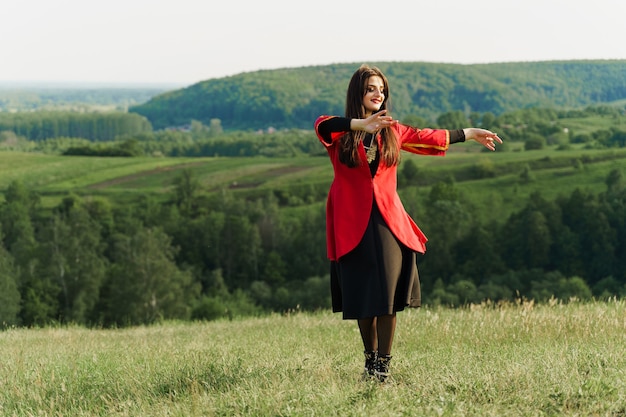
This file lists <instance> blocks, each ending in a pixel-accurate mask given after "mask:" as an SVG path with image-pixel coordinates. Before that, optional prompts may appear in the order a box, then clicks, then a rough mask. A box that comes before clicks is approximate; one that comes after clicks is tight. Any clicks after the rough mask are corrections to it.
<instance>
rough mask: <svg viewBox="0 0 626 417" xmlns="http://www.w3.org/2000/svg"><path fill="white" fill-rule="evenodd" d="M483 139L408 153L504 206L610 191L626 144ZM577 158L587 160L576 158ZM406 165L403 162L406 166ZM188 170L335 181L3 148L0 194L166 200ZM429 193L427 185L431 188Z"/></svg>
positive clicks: (211, 187) (302, 182)
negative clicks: (502, 145)
mask: <svg viewBox="0 0 626 417" xmlns="http://www.w3.org/2000/svg"><path fill="white" fill-rule="evenodd" d="M479 149H480V148H479V147H478V145H476V144H473V143H471V144H467V145H459V146H457V147H455V148H453V150H452V151H451V152H450V153H449V154H448V155H447V156H446V157H444V158H439V157H421V156H415V155H410V154H403V155H404V156H403V157H404V158H405V159H412V160H413V161H415V163H416V164H417V166H418V169H419V170H420V175H422V176H427V177H429V179H430V182H431V183H432V182H433V181H434V180H439V179H444V178H446V177H448V176H450V175H454V176H455V177H456V178H457V184H458V186H459V188H460V189H461V190H464V191H465V193H466V195H467V196H468V198H469V199H470V200H472V201H473V202H474V203H475V204H476V205H477V206H479V207H480V206H483V205H489V204H492V203H493V202H494V201H501V202H502V203H503V206H504V207H505V211H507V212H508V211H510V210H512V209H515V208H517V207H518V206H519V204H520V203H519V202H520V201H526V199H527V197H528V195H530V194H531V193H533V192H535V191H539V192H540V193H541V194H542V195H544V197H546V198H548V199H552V198H554V197H556V196H558V195H568V194H570V193H571V192H572V191H573V190H574V189H575V188H581V189H584V190H587V191H590V192H593V193H597V192H601V191H604V190H605V189H606V186H605V184H604V180H605V178H606V176H607V175H608V173H609V172H610V171H611V170H612V169H615V168H621V167H622V166H623V165H624V159H626V149H615V150H582V149H573V150H568V151H557V150H555V149H546V150H541V151H527V152H500V153H498V152H495V153H484V152H476V151H477V150H479ZM576 161H584V163H579V164H578V165H577V164H576ZM526 165H529V166H531V167H532V175H533V177H534V180H533V181H532V182H523V181H521V180H520V173H521V171H522V169H523V167H524V166H526ZM476 166H480V167H487V168H491V169H493V171H494V173H495V176H494V177H491V178H490V177H487V178H484V179H481V180H466V178H465V175H466V173H467V172H470V170H471V169H473V168H474V167H476ZM400 169H402V168H400ZM182 170H190V171H192V172H193V174H194V176H195V177H196V178H197V179H198V180H199V181H200V184H201V186H202V188H203V190H205V191H207V192H212V191H217V190H221V189H223V188H228V189H230V190H232V191H233V192H235V193H240V194H244V195H245V194H247V195H259V194H261V195H262V194H263V193H265V192H267V191H268V190H280V189H283V190H288V189H294V188H298V187H306V186H315V187H318V188H319V187H322V188H324V189H327V187H328V185H329V184H330V182H331V181H332V176H333V173H332V168H331V165H330V163H329V161H328V158H326V157H325V156H324V157H310V156H303V157H296V158H265V157H256V158H250V157H248V158H245V157H241V158H234V157H231V158H229V157H218V158H212V157H206V158H158V157H141V158H100V157H78V156H60V155H44V154H35V153H20V152H6V151H5V152H0V193H2V191H3V190H5V189H6V187H7V186H8V185H9V184H10V183H11V182H12V181H14V180H18V179H19V180H21V181H22V182H23V183H24V184H25V185H26V186H28V187H29V188H31V189H33V190H35V191H36V192H37V193H39V195H40V196H41V197H42V203H43V205H44V207H52V206H54V205H56V204H58V202H59V201H60V199H61V198H63V197H64V196H65V195H67V194H68V193H70V192H71V193H75V194H78V195H82V196H104V197H106V198H109V199H111V200H112V201H114V202H124V201H127V200H128V199H133V198H136V197H137V196H139V195H141V194H149V195H153V196H156V197H157V198H160V197H162V196H164V195H165V194H166V193H169V192H171V190H172V181H173V180H174V179H175V178H176V177H177V176H178V175H180V173H181V171H182ZM422 188H424V190H425V192H427V191H428V187H427V186H424V187H422Z"/></svg>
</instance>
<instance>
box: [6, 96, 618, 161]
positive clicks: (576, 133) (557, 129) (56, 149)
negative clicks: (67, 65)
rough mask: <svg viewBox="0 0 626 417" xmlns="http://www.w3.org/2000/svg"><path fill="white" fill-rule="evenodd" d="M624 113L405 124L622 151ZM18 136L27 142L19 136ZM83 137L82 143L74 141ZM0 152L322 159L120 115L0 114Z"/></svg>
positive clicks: (277, 136) (260, 136) (284, 135)
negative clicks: (469, 129)
mask: <svg viewBox="0 0 626 417" xmlns="http://www.w3.org/2000/svg"><path fill="white" fill-rule="evenodd" d="M624 113H625V111H624V108H623V107H617V106H592V107H587V108H584V109H577V110H557V109H551V108H529V109H521V110H515V111H510V112H506V113H503V114H501V115H498V116H496V115H495V114H493V113H491V112H486V113H480V112H470V113H465V112H462V111H458V110H456V111H449V112H445V113H442V114H440V115H439V116H438V117H437V118H436V120H435V121H434V122H429V121H428V120H426V119H424V118H423V117H419V116H416V115H407V116H406V117H405V118H404V119H402V121H403V122H404V123H407V124H410V125H413V126H418V127H425V126H427V127H441V128H448V129H457V128H463V127H467V126H480V127H485V128H488V129H492V130H495V131H497V132H498V133H499V134H500V135H501V136H502V137H504V138H506V142H505V144H504V146H501V147H499V150H500V151H506V150H507V149H509V145H511V144H515V143H520V144H523V148H524V149H526V150H536V149H542V148H545V147H547V146H557V147H558V148H559V149H569V148H570V147H571V146H572V145H581V146H583V147H586V148H611V147H624V146H626V115H625V114H624ZM585 119H590V120H591V119H595V121H594V123H596V124H594V125H592V126H590V127H589V128H586V129H581V128H580V127H577V125H576V126H574V127H572V126H571V125H572V123H573V121H579V120H585ZM71 120H74V121H76V123H74V122H70V121H71ZM598 120H599V121H600V123H599V124H597V121H598ZM44 121H45V122H44ZM3 123H4V124H3ZM579 123H580V122H579ZM11 126H13V127H11ZM3 129H8V130H4V131H3ZM72 129H80V130H72ZM18 132H22V133H23V134H24V135H30V136H22V135H21V134H16V133H18ZM44 132H48V133H44ZM81 132H84V135H85V136H73V135H78V134H81ZM48 135H49V136H48ZM32 137H35V138H43V137H45V139H32ZM111 137H113V138H111ZM0 145H1V146H3V147H4V148H8V149H17V150H27V151H28V150H30V151H39V152H52V153H64V154H66V155H90V156H137V155H158V156H187V157H195V156H217V155H219V156H257V155H264V156H268V157H274V156H280V157H285V156H297V155H323V154H324V150H323V149H321V148H320V147H319V146H318V143H317V141H316V140H315V138H314V134H313V132H312V130H311V129H310V128H309V129H265V130H236V131H229V130H225V129H224V128H223V126H222V123H221V120H219V119H212V120H211V121H210V122H209V123H208V124H204V123H203V122H201V121H198V120H192V121H191V122H190V123H189V125H188V126H187V127H186V128H185V129H162V130H152V128H151V126H150V125H149V123H148V122H147V121H146V120H145V119H144V118H141V117H139V116H137V115H130V114H124V113H113V114H106V113H100V114H86V115H80V114H76V113H63V112H54V113H52V112H49V113H41V114H38V113H33V114H30V113H24V114H19V113H18V114H16V115H3V114H0Z"/></svg>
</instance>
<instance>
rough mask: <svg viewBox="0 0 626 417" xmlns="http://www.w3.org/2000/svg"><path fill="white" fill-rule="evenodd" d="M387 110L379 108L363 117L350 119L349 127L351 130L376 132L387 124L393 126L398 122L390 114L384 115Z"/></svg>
mask: <svg viewBox="0 0 626 417" xmlns="http://www.w3.org/2000/svg"><path fill="white" fill-rule="evenodd" d="M386 113H387V110H381V111H379V112H377V113H374V114H372V115H371V116H370V117H367V118H365V119H352V120H351V121H350V128H351V129H352V130H363V131H365V132H367V133H376V132H378V131H379V130H380V129H384V128H385V127H388V126H393V125H395V124H396V123H398V121H397V120H394V119H393V117H391V116H385V114H386Z"/></svg>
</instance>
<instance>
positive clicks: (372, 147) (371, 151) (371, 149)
mask: <svg viewBox="0 0 626 417" xmlns="http://www.w3.org/2000/svg"><path fill="white" fill-rule="evenodd" d="M369 137H370V143H369V146H365V141H363V147H364V148H365V150H366V152H365V155H366V156H367V163H368V164H371V163H372V161H373V160H374V159H376V151H377V150H378V144H377V142H376V138H375V137H374V136H373V135H369Z"/></svg>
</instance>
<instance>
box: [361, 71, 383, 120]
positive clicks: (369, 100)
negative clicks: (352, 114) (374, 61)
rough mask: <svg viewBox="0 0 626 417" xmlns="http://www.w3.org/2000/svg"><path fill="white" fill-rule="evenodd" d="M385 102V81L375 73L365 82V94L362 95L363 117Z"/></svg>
mask: <svg viewBox="0 0 626 417" xmlns="http://www.w3.org/2000/svg"><path fill="white" fill-rule="evenodd" d="M384 102H385V83H384V82H383V79H382V78H380V77H379V76H377V75H373V76H371V77H369V78H368V79H367V81H366V84H365V95H363V109H364V110H365V117H368V116H370V115H371V114H372V113H376V112H377V111H378V110H380V107H381V106H382V105H383V103H384Z"/></svg>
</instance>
